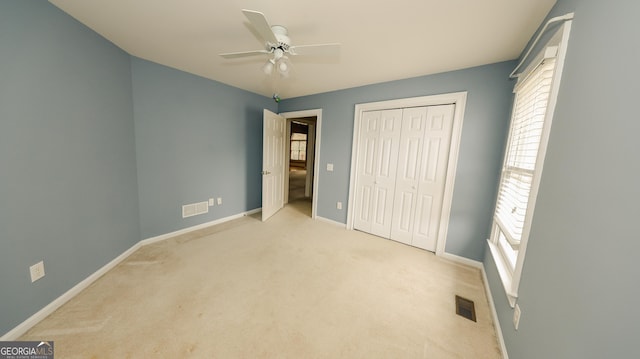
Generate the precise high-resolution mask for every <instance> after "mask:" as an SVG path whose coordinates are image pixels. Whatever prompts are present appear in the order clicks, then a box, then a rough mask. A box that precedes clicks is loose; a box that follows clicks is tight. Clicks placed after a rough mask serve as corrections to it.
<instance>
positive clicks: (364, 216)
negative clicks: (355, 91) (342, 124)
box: [354, 109, 402, 238]
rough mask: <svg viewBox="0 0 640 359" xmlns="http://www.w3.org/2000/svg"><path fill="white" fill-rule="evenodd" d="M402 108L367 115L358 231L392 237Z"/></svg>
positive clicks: (362, 138)
mask: <svg viewBox="0 0 640 359" xmlns="http://www.w3.org/2000/svg"><path fill="white" fill-rule="evenodd" d="M401 120H402V109H395V110H384V111H371V112H367V113H365V114H364V115H363V124H362V127H361V134H360V146H361V147H360V150H359V151H358V155H359V157H360V160H359V161H358V164H359V167H360V168H359V171H358V176H359V177H358V185H357V187H356V206H357V210H356V211H357V212H356V217H355V219H354V228H356V229H359V230H362V231H365V232H368V233H371V234H375V235H378V236H382V237H386V238H389V236H390V234H391V215H392V213H393V198H394V193H395V180H396V171H397V157H398V147H399V142H400V126H401Z"/></svg>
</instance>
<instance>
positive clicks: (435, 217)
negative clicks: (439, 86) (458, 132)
mask: <svg viewBox="0 0 640 359" xmlns="http://www.w3.org/2000/svg"><path fill="white" fill-rule="evenodd" d="M453 111H454V105H443V106H431V107H428V109H427V116H426V122H425V123H426V126H425V135H424V142H423V150H422V158H421V163H420V176H419V181H418V192H417V198H418V203H417V206H416V213H415V220H414V228H415V231H414V233H413V241H412V245H414V246H416V247H420V248H423V249H427V250H430V251H435V249H436V243H437V239H438V238H437V236H438V231H439V228H440V220H441V215H442V201H443V196H444V185H445V182H446V175H447V164H448V160H449V147H450V143H451V133H452V130H453Z"/></svg>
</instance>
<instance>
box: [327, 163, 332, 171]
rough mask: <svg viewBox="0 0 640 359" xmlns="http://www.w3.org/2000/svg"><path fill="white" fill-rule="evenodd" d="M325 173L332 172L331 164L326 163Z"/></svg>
mask: <svg viewBox="0 0 640 359" xmlns="http://www.w3.org/2000/svg"><path fill="white" fill-rule="evenodd" d="M327 172H333V163H327Z"/></svg>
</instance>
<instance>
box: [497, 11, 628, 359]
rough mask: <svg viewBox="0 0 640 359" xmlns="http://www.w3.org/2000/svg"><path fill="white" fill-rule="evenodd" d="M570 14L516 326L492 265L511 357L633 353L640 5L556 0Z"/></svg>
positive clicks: (502, 322)
mask: <svg viewBox="0 0 640 359" xmlns="http://www.w3.org/2000/svg"><path fill="white" fill-rule="evenodd" d="M572 11H574V12H575V20H574V22H573V26H572V30H571V35H570V39H569V48H568V52H567V58H566V61H565V69H564V73H563V78H562V82H561V85H560V92H559V97H558V104H557V107H556V112H555V117H554V120H553V125H552V128H551V136H550V139H549V145H548V150H547V155H546V160H545V163H544V172H543V174H542V181H541V184H540V189H539V193H538V200H537V203H536V208H535V215H534V218H533V223H532V228H531V235H530V238H529V242H528V247H527V254H526V260H525V262H524V268H523V273H522V279H521V284H520V289H519V298H518V303H519V305H520V307H521V309H522V317H521V319H520V326H519V329H518V331H515V330H514V329H513V325H512V324H511V318H512V316H513V310H512V309H511V308H510V307H509V305H508V303H507V301H506V296H505V294H504V290H503V288H502V284H501V283H500V279H499V277H498V274H497V272H496V270H495V264H494V263H493V260H492V258H491V254H490V253H489V251H487V252H486V254H485V268H486V270H487V275H488V278H489V281H490V284H491V291H492V293H493V297H494V300H495V302H496V309H497V311H498V315H499V318H500V323H501V325H502V330H503V335H504V338H505V341H506V345H507V349H508V352H509V355H510V357H511V358H518V359H527V358H531V359H538V358H631V357H634V358H635V357H638V353H639V352H640V351H639V350H638V333H640V309H638V307H637V305H638V298H640V286H639V285H638V278H640V269H639V268H640V267H639V266H638V253H640V241H639V240H638V238H639V235H638V217H639V215H640V211H639V210H638V203H639V202H640V186H638V183H639V181H638V177H639V176H640V159H639V158H640V141H639V140H638V135H639V134H640V121H639V120H638V119H639V117H640V116H638V111H637V109H636V108H635V104H636V103H637V101H638V95H639V94H640V76H639V75H638V73H637V71H636V68H637V65H638V64H639V63H640V47H639V46H638V43H639V39H640V22H638V19H637V14H638V13H640V3H638V2H636V1H592V0H588V1H585V0H571V1H569V0H559V1H558V3H557V4H556V6H555V8H554V9H553V10H552V11H551V13H550V14H549V16H550V17H553V16H558V15H563V14H565V13H568V12H572Z"/></svg>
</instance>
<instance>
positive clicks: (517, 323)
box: [513, 304, 522, 330]
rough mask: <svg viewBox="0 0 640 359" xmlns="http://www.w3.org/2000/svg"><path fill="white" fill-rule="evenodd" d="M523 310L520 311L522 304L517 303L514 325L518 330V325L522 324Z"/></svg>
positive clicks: (514, 310) (514, 311)
mask: <svg viewBox="0 0 640 359" xmlns="http://www.w3.org/2000/svg"><path fill="white" fill-rule="evenodd" d="M521 314H522V312H521V311H520V306H519V305H517V304H516V307H515V308H514V309H513V326H514V327H515V328H516V330H518V325H519V324H520V315H521Z"/></svg>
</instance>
